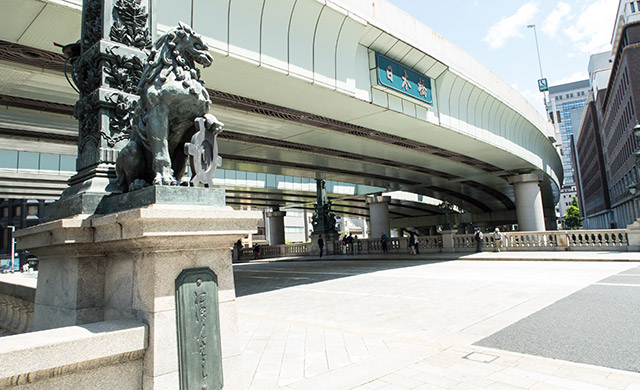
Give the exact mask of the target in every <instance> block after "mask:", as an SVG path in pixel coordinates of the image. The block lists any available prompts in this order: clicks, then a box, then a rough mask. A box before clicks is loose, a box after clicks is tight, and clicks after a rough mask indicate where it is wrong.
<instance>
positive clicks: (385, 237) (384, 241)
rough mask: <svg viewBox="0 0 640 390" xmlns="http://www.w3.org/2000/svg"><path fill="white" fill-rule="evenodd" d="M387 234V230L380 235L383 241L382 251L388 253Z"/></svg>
mask: <svg viewBox="0 0 640 390" xmlns="http://www.w3.org/2000/svg"><path fill="white" fill-rule="evenodd" d="M387 240H388V238H387V235H386V234H385V232H382V235H380V241H381V242H382V253H387Z"/></svg>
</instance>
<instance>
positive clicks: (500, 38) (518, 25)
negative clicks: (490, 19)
mask: <svg viewBox="0 0 640 390" xmlns="http://www.w3.org/2000/svg"><path fill="white" fill-rule="evenodd" d="M538 10H539V8H538V5H537V4H536V3H534V2H533V1H530V2H528V3H525V4H523V5H522V6H521V7H520V8H519V9H518V10H517V11H516V13H514V14H513V15H511V16H507V17H503V18H502V19H500V21H499V22H498V23H496V24H494V25H493V26H491V28H489V32H487V35H485V37H484V38H483V39H484V41H485V42H487V43H489V48H491V49H499V48H501V47H502V46H504V45H505V43H507V41H508V40H509V39H511V38H518V37H522V33H521V31H522V30H523V29H524V28H525V27H526V25H527V24H529V23H531V21H532V20H533V19H534V17H535V16H536V14H537V13H538Z"/></svg>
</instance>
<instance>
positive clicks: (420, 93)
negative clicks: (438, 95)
mask: <svg viewBox="0 0 640 390" xmlns="http://www.w3.org/2000/svg"><path fill="white" fill-rule="evenodd" d="M376 68H377V69H376V73H377V79H378V85H381V86H383V87H386V88H390V89H392V90H394V91H396V92H399V93H401V94H403V95H406V96H410V97H412V98H414V99H418V100H420V101H421V102H423V103H427V104H433V97H432V94H431V79H430V78H429V77H427V76H425V75H422V74H419V73H417V72H415V71H413V70H411V69H409V68H408V67H406V66H404V65H401V64H400V63H398V62H396V61H394V60H392V59H390V58H388V57H385V56H383V55H382V54H380V53H376Z"/></svg>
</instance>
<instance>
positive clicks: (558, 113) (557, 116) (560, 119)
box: [556, 111, 562, 123]
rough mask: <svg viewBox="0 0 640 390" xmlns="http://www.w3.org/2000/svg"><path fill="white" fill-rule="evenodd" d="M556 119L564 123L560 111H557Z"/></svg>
mask: <svg viewBox="0 0 640 390" xmlns="http://www.w3.org/2000/svg"><path fill="white" fill-rule="evenodd" d="M556 120H557V121H558V123H562V116H561V115H560V111H556Z"/></svg>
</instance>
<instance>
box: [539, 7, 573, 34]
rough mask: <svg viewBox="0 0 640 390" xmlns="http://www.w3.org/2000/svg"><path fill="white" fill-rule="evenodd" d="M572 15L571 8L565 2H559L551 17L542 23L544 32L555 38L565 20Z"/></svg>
mask: <svg viewBox="0 0 640 390" xmlns="http://www.w3.org/2000/svg"><path fill="white" fill-rule="evenodd" d="M570 14H571V6H570V5H569V4H567V3H565V2H563V1H560V2H558V5H557V6H556V9H554V10H553V11H551V13H550V14H549V16H547V18H546V19H545V20H544V21H543V22H542V31H543V32H544V33H545V34H547V35H549V36H554V35H556V33H557V32H558V28H559V27H560V25H561V24H562V22H563V21H564V19H565V18H566V17H567V16H569V15H570Z"/></svg>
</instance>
